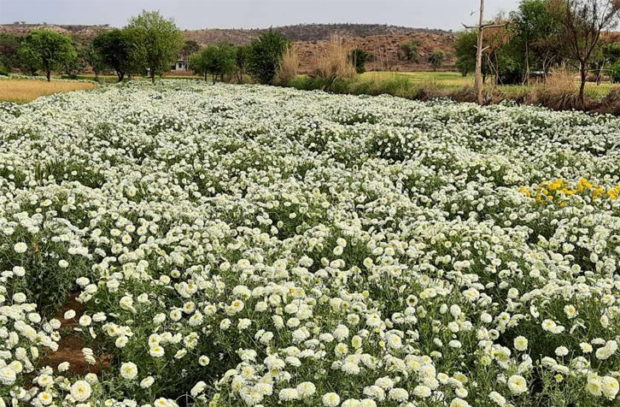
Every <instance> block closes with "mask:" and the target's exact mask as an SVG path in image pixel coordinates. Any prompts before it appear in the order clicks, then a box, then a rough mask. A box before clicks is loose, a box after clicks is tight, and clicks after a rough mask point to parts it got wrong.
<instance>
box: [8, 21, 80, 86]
mask: <svg viewBox="0 0 620 407" xmlns="http://www.w3.org/2000/svg"><path fill="white" fill-rule="evenodd" d="M18 54H19V58H20V59H21V60H22V61H23V62H24V64H25V65H27V66H28V67H29V69H30V70H32V69H34V70H35V71H36V70H37V69H40V70H42V71H43V72H45V75H46V77H47V80H48V81H50V80H51V74H52V71H55V70H58V69H62V68H63V67H64V66H65V65H66V64H68V63H70V62H71V61H72V60H74V59H75V58H77V51H76V50H75V47H74V46H73V42H72V41H71V38H69V37H67V36H66V35H62V34H59V33H57V32H54V31H51V30H46V29H42V30H33V31H30V32H29V33H28V34H26V36H25V37H24V39H23V40H22V41H21V44H20V45H19V49H18Z"/></svg>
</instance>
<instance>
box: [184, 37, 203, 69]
mask: <svg viewBox="0 0 620 407" xmlns="http://www.w3.org/2000/svg"><path fill="white" fill-rule="evenodd" d="M198 51H200V45H198V43H197V42H196V41H194V40H187V41H185V44H183V48H181V56H182V58H183V60H184V61H185V62H186V63H187V65H186V66H187V68H189V57H190V56H192V55H193V54H195V53H196V52H198Z"/></svg>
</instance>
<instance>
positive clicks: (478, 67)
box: [463, 0, 507, 105]
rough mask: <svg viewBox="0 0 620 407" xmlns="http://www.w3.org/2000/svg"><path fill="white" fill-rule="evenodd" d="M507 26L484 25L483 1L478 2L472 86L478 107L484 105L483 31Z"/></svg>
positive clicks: (468, 27)
mask: <svg viewBox="0 0 620 407" xmlns="http://www.w3.org/2000/svg"><path fill="white" fill-rule="evenodd" d="M506 25H507V24H495V23H489V24H485V23H484V0H480V13H479V15H478V25H477V26H476V27H475V28H476V29H477V31H478V45H477V46H476V82H475V84H474V90H475V92H476V101H477V102H478V104H479V105H481V104H483V103H484V98H483V97H482V53H483V52H484V50H485V49H486V48H484V47H483V44H484V42H483V37H484V30H485V29H486V28H495V27H505V26H506ZM463 26H464V27H465V28H467V29H472V28H474V27H471V26H466V25H464V24H463Z"/></svg>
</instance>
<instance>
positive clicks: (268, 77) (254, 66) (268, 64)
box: [248, 29, 288, 84]
mask: <svg viewBox="0 0 620 407" xmlns="http://www.w3.org/2000/svg"><path fill="white" fill-rule="evenodd" d="M287 47H288V41H287V40H286V39H285V38H284V36H282V34H281V33H280V32H278V31H275V30H272V29H269V30H268V31H267V32H265V33H263V34H261V36H260V37H258V39H255V40H254V41H252V43H251V44H250V51H249V55H248V72H249V73H250V74H251V75H252V76H253V77H254V78H255V79H256V80H257V81H259V82H260V83H265V84H266V83H271V82H272V81H273V79H274V77H275V75H276V72H277V71H278V67H279V66H280V60H281V59H282V54H283V53H284V51H285V50H286V48H287Z"/></svg>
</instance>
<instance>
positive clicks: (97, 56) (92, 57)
mask: <svg viewBox="0 0 620 407" xmlns="http://www.w3.org/2000/svg"><path fill="white" fill-rule="evenodd" d="M82 55H83V58H84V61H85V62H86V63H87V64H88V65H90V67H91V68H92V70H93V72H94V73H95V79H97V80H98V77H99V73H100V72H101V71H103V70H104V69H106V68H107V64H106V61H105V58H104V57H103V55H102V54H101V53H100V52H98V51H97V49H96V48H95V47H94V45H92V44H91V45H89V46H88V47H86V48H84V49H83V50H82Z"/></svg>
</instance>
